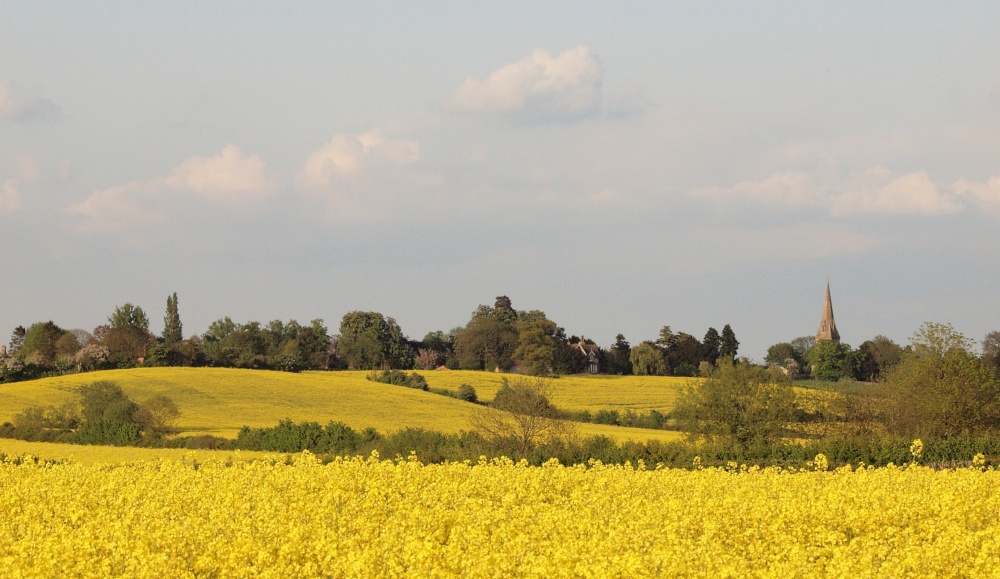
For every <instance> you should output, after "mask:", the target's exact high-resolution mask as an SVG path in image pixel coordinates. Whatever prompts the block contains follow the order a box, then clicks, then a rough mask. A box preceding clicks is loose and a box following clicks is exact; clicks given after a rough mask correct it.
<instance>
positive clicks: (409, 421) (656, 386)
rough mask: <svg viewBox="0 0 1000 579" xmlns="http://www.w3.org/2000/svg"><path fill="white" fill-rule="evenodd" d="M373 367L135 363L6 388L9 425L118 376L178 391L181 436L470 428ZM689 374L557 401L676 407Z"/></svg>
mask: <svg viewBox="0 0 1000 579" xmlns="http://www.w3.org/2000/svg"><path fill="white" fill-rule="evenodd" d="M421 374H423V375H424V376H425V377H426V378H427V381H428V383H429V384H430V386H431V388H435V389H446V390H457V389H458V387H459V386H460V385H461V384H463V383H468V384H470V385H472V386H473V387H475V388H476V391H477V392H478V394H479V397H480V398H481V399H483V400H490V399H491V398H492V397H493V395H494V394H495V393H496V391H497V389H498V388H499V385H500V380H501V377H502V375H499V374H492V373H487V372H467V371H450V372H443V371H442V372H421ZM366 375H367V372H303V373H301V374H290V373H286V372H270V371H262V370H237V369H228V368H136V369H131V370H109V371H103V372H91V373H85V374H72V375H67V376H59V377H56V378H45V379H41V380H33V381H29V382H16V383H13V384H5V385H0V422H3V421H8V420H11V419H12V418H13V417H14V415H15V414H17V413H18V412H20V411H21V410H23V409H24V408H25V407H27V406H33V405H56V406H58V405H60V404H62V403H64V402H66V401H70V400H73V399H74V398H75V396H76V394H75V390H76V388H78V387H79V386H81V385H83V384H89V383H91V382H95V381H97V380H111V381H114V382H116V383H118V385H120V386H121V387H122V389H123V390H124V391H125V393H126V394H128V395H129V397H131V398H132V399H133V400H135V401H137V402H140V403H141V402H142V401H144V400H146V399H147V398H150V397H152V396H155V395H159V394H162V395H165V396H169V397H170V398H172V399H173V400H174V402H175V403H176V404H177V407H178V409H179V410H180V412H181V417H180V419H179V420H178V421H177V424H176V426H177V428H178V429H179V431H180V434H182V435H191V434H213V435H216V436H223V437H227V438H234V437H235V436H236V434H237V432H238V431H239V429H240V428H241V427H243V426H244V425H245V426H251V427H262V426H274V425H275V424H277V422H278V421H279V420H283V419H286V418H288V419H291V420H293V421H295V422H301V421H316V422H319V423H320V424H326V423H327V422H330V421H334V420H335V421H340V422H344V423H346V424H348V425H350V426H351V427H352V428H357V429H361V428H366V427H369V426H370V427H374V428H375V429H377V430H379V431H381V432H395V431H397V430H400V429H402V428H407V427H417V428H426V429H430V430H437V431H441V432H458V431H461V430H468V429H469V428H470V426H469V422H468V420H469V417H470V415H471V414H472V412H473V411H474V410H475V409H476V408H477V406H475V405H473V404H469V403H467V402H463V401H460V400H457V399H455V398H449V397H447V396H442V395H440V394H434V393H432V392H422V391H419V390H414V389H410V388H405V387H402V386H393V385H389V384H381V383H377V382H370V381H368V380H366V379H365V376H366ZM683 384H684V380H683V379H676V378H666V377H646V376H623V377H607V376H572V377H564V378H558V379H555V380H553V402H554V403H555V404H556V406H558V407H560V408H563V409H565V410H591V411H594V410H600V409H603V408H607V409H617V410H629V409H631V410H635V411H636V412H647V411H648V410H651V409H657V410H661V411H669V410H670V408H671V407H672V406H673V402H674V400H675V398H676V395H677V392H678V391H679V389H680V388H681V387H682V385H683ZM579 433H580V435H581V436H594V435H598V434H602V435H606V436H610V437H612V438H614V439H616V440H619V441H621V440H638V441H644V440H649V439H656V440H676V439H678V438H679V437H680V435H679V434H678V433H676V432H671V431H664V430H646V429H636V428H623V427H615V426H606V425H600V424H579Z"/></svg>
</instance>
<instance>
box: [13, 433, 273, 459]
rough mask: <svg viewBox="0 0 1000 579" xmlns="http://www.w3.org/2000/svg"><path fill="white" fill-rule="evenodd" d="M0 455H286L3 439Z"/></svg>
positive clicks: (63, 457) (75, 457)
mask: <svg viewBox="0 0 1000 579" xmlns="http://www.w3.org/2000/svg"><path fill="white" fill-rule="evenodd" d="M0 453H2V454H4V455H7V456H25V455H28V456H33V457H37V458H39V459H42V460H56V461H69V462H73V463H77V464H81V465H86V466H91V465H111V464H122V463H126V462H137V461H147V462H148V461H156V460H172V461H178V462H188V463H190V462H192V461H197V462H205V461H215V462H226V461H233V462H235V461H244V460H274V459H279V458H280V459H283V458H284V457H285V455H284V454H278V453H271V452H254V451H249V450H188V449H184V448H140V447H135V446H99V445H93V444H60V443H54V442H27V441H24V440H14V439H11V438H0Z"/></svg>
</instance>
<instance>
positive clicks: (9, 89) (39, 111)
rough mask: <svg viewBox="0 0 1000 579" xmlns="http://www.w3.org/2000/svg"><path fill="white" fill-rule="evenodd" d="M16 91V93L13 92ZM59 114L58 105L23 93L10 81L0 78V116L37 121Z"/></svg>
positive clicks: (16, 119) (15, 119)
mask: <svg viewBox="0 0 1000 579" xmlns="http://www.w3.org/2000/svg"><path fill="white" fill-rule="evenodd" d="M15 93H16V94H15ZM57 116H59V107H58V106H57V105H56V104H55V103H54V102H52V101H51V100H49V99H47V98H42V97H38V96H33V95H23V94H22V91H19V90H15V89H14V87H13V86H12V85H11V83H10V81H7V80H0V118H7V119H11V120H14V121H37V120H43V119H47V118H53V117H57Z"/></svg>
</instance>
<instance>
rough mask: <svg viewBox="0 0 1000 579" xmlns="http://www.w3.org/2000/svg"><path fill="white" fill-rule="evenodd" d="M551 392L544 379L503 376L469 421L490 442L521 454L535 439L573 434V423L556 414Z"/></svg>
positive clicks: (540, 439)
mask: <svg viewBox="0 0 1000 579" xmlns="http://www.w3.org/2000/svg"><path fill="white" fill-rule="evenodd" d="M551 394H552V384H551V382H549V381H547V380H545V379H542V378H535V379H529V378H524V377H517V378H513V379H511V380H508V379H507V378H504V379H503V381H502V384H501V386H500V390H498V391H497V394H496V396H495V397H494V399H493V402H491V403H490V405H489V406H488V407H486V408H481V409H479V410H477V411H476V412H475V413H474V414H473V415H472V417H471V418H470V420H469V422H470V424H471V425H472V427H473V428H474V429H475V430H476V432H478V433H479V434H480V435H481V436H482V437H483V438H484V439H486V440H487V441H489V442H490V443H492V444H494V445H496V446H498V447H500V448H502V449H504V450H507V451H510V452H512V453H514V454H515V455H517V456H525V455H526V454H528V453H529V452H531V450H532V449H533V448H535V446H536V445H538V444H539V443H543V442H548V441H551V440H556V439H565V438H568V437H572V436H573V435H574V434H575V429H574V427H573V424H572V423H571V422H568V421H566V420H561V419H560V418H559V413H558V412H557V411H556V408H555V406H553V405H552V403H551V402H550V398H551Z"/></svg>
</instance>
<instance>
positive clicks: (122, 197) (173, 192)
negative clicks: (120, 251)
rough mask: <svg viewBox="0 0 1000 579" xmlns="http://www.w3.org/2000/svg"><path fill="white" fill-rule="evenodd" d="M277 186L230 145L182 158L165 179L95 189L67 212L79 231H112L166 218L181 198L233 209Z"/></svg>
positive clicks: (252, 158)
mask: <svg viewBox="0 0 1000 579" xmlns="http://www.w3.org/2000/svg"><path fill="white" fill-rule="evenodd" d="M275 187H276V182H275V181H274V180H272V179H270V178H269V177H268V176H267V174H266V172H265V170H264V162H263V161H262V160H261V158H260V157H259V156H257V155H250V156H244V155H243V154H242V152H240V149H239V148H238V147H236V146H235V145H229V146H227V147H225V148H223V149H222V151H221V152H220V153H219V154H218V155H214V156H210V157H191V158H190V159H187V160H185V161H183V162H182V163H181V164H180V165H178V166H177V167H175V168H174V169H173V170H172V171H171V172H170V174H169V175H167V176H166V177H159V178H155V179H150V180H148V181H141V182H139V181H136V182H131V183H128V184H125V185H118V186H115V187H110V188H108V189H104V190H101V191H97V192H95V193H93V194H92V195H90V196H89V197H87V198H86V199H84V200H83V201H81V202H79V203H76V204H74V205H72V206H70V207H69V213H71V214H73V215H76V216H78V217H80V218H82V219H83V220H82V222H81V223H80V224H79V229H80V230H81V231H85V232H114V231H120V230H123V229H126V228H130V227H135V226H137V225H139V226H141V225H150V224H153V223H156V222H159V221H162V220H164V219H165V217H166V215H165V210H166V209H168V208H170V207H176V206H178V202H177V200H178V198H180V197H187V198H188V199H190V198H195V199H202V200H207V201H209V202H211V203H213V204H216V205H224V206H226V207H234V206H242V205H246V204H252V203H254V202H257V201H259V200H260V199H262V198H263V197H265V196H267V195H268V194H270V193H271V192H272V191H273V190H274V189H275Z"/></svg>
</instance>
